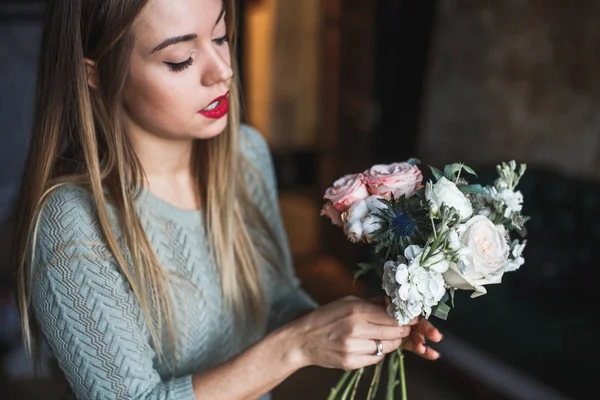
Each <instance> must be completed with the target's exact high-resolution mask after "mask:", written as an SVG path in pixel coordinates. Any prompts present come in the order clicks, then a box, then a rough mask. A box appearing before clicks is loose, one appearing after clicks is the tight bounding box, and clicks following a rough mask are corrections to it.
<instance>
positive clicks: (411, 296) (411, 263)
mask: <svg viewBox="0 0 600 400" xmlns="http://www.w3.org/2000/svg"><path fill="white" fill-rule="evenodd" d="M422 252H423V249H422V248H421V247H419V246H409V247H408V248H407V249H406V251H405V252H404V256H405V259H403V258H400V259H399V260H398V261H388V262H386V263H385V264H384V267H383V270H384V272H383V289H384V290H385V291H386V294H387V295H388V296H390V298H391V300H392V302H391V304H390V306H389V307H388V313H389V314H390V315H391V316H393V317H394V318H396V320H397V321H398V324H399V325H406V324H407V323H409V322H410V321H411V320H412V319H414V318H416V317H418V316H419V315H421V314H423V315H424V316H425V317H426V318H428V317H429V316H430V315H431V311H432V308H433V307H435V306H436V305H437V304H438V303H439V301H440V300H441V299H442V297H444V294H445V293H446V289H445V287H444V278H443V277H442V273H440V272H438V271H439V270H440V269H443V265H444V263H445V264H446V265H447V262H446V261H445V260H435V261H434V263H432V265H433V266H434V267H433V268H426V267H425V266H422V265H421V264H420V257H419V256H420V254H421V253H422ZM442 257H443V256H442ZM405 260H406V262H404V261H405ZM428 264H431V260H428ZM446 268H447V267H446Z"/></svg>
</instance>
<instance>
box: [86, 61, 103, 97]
mask: <svg viewBox="0 0 600 400" xmlns="http://www.w3.org/2000/svg"><path fill="white" fill-rule="evenodd" d="M84 62H85V71H86V74H87V84H88V86H89V87H90V89H92V90H94V91H95V90H98V89H100V77H99V76H98V69H97V68H96V62H94V61H92V60H90V59H89V58H84Z"/></svg>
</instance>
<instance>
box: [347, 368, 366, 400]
mask: <svg viewBox="0 0 600 400" xmlns="http://www.w3.org/2000/svg"><path fill="white" fill-rule="evenodd" d="M364 372H365V369H364V368H361V369H359V370H358V374H357V375H358V376H357V377H356V382H354V389H353V390H352V396H350V400H354V398H355V397H356V391H357V390H358V384H359V383H360V378H362V376H363V373H364Z"/></svg>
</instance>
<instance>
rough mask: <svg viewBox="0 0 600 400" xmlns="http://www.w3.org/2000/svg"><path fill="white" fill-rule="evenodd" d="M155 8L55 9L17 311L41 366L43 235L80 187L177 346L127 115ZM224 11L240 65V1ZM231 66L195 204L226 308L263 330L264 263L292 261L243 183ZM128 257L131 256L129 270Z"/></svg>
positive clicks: (18, 235) (50, 15) (202, 146)
mask: <svg viewBox="0 0 600 400" xmlns="http://www.w3.org/2000/svg"><path fill="white" fill-rule="evenodd" d="M147 1H148V0H128V1H122V0H55V1H51V2H49V5H48V9H47V16H46V18H47V19H46V25H45V29H44V33H43V39H42V46H41V54H40V59H39V66H38V79H37V92H36V103H35V117H34V118H35V119H34V124H33V132H32V138H31V145H30V150H29V155H28V158H27V162H26V167H25V172H24V176H23V181H22V187H21V196H20V202H19V210H18V214H17V224H16V232H15V240H16V243H15V250H16V256H15V262H16V264H17V268H18V272H17V283H18V306H19V311H20V314H21V320H22V332H23V338H24V342H25V345H26V348H27V349H28V350H29V352H30V354H33V355H34V356H36V355H37V349H36V346H35V344H36V338H37V337H38V333H39V332H37V328H36V325H35V323H34V321H35V319H34V317H33V314H32V310H31V307H30V302H31V301H30V299H31V288H32V284H31V279H32V276H31V267H32V262H33V257H34V255H33V250H34V249H35V239H36V238H35V231H36V228H37V224H38V222H39V215H40V213H41V210H42V209H43V207H44V204H45V201H46V200H47V198H48V196H49V194H50V193H51V192H52V191H53V190H54V189H56V188H57V187H58V186H61V185H65V184H73V185H79V186H82V187H84V188H86V189H87V190H89V192H90V193H91V194H92V196H93V199H94V202H95V205H96V207H97V216H98V220H99V224H100V227H101V230H102V234H103V238H104V241H105V244H106V246H107V247H108V248H109V250H110V251H111V253H112V255H113V256H114V259H115V261H116V263H117V264H118V266H119V268H120V271H121V272H122V273H123V275H124V276H125V277H126V279H127V281H128V283H129V285H130V287H131V290H132V292H133V294H134V295H135V297H136V299H137V301H138V302H139V305H140V308H141V310H142V313H143V315H144V317H145V320H146V323H147V325H148V327H149V331H150V336H151V340H152V342H153V344H154V347H155V349H156V350H157V353H158V354H160V355H163V349H162V345H161V342H162V340H161V338H162V337H163V334H164V333H165V332H164V330H165V329H166V331H167V333H168V336H169V338H170V340H171V343H172V344H173V345H175V344H176V343H175V342H176V340H175V338H176V334H175V331H176V327H175V322H174V320H173V314H172V309H171V303H172V302H171V299H170V295H169V286H170V285H169V283H170V278H169V277H168V276H167V275H165V273H164V270H163V269H162V268H161V266H160V264H159V262H158V259H157V257H156V255H155V253H154V251H153V249H152V247H151V245H150V242H149V240H148V238H147V237H146V235H145V233H144V230H143V228H142V225H141V223H140V220H139V218H138V215H137V213H136V211H135V207H134V202H135V199H136V197H137V196H138V195H139V193H140V188H141V187H142V186H143V182H144V172H143V169H142V166H141V164H140V162H139V160H138V158H137V157H136V155H135V152H134V151H133V149H132V147H131V145H130V143H129V141H128V139H127V135H126V134H125V132H124V128H123V124H122V121H121V119H120V117H119V116H120V115H121V112H122V108H123V105H122V98H123V88H124V86H125V84H126V82H127V79H128V71H129V58H130V53H131V49H132V44H133V40H134V37H133V34H132V25H133V23H134V21H135V19H136V18H137V16H138V15H139V14H140V12H141V10H142V9H143V8H144V6H145V5H146V3H147ZM225 6H226V11H227V13H226V18H227V21H226V22H227V27H228V36H229V41H230V43H231V54H232V57H231V59H232V60H235V54H236V53H235V40H236V34H235V24H236V16H235V4H234V1H233V0H227V1H225ZM84 58H89V59H91V60H94V62H95V65H96V68H97V70H98V74H99V83H100V88H99V91H98V93H97V94H96V93H91V92H90V90H89V88H88V79H87V73H86V68H85V63H84ZM233 64H234V65H233V70H234V82H233V83H232V86H231V88H230V100H231V107H230V111H229V115H228V117H227V118H228V124H227V128H226V129H225V131H224V132H223V133H222V134H220V135H218V136H217V137H215V138H212V139H208V140H199V141H196V142H195V148H194V151H193V157H194V159H193V164H192V165H194V166H195V170H194V174H195V177H197V178H198V180H197V181H198V182H202V183H203V185H198V188H197V190H198V196H199V198H200V199H201V201H202V212H203V215H204V217H205V218H204V221H205V223H206V228H207V229H206V231H207V234H208V237H209V242H210V244H211V246H210V247H211V251H212V255H213V258H214V260H215V262H216V263H217V265H218V267H219V269H220V271H221V284H222V288H223V295H224V306H225V307H226V308H227V309H228V310H230V311H232V312H234V313H235V315H236V320H237V321H239V320H241V319H242V318H243V317H242V316H244V315H252V316H254V317H255V321H257V323H260V324H264V322H265V313H264V310H265V297H264V295H263V293H264V291H263V290H262V287H261V273H260V269H259V265H261V264H262V263H263V262H266V263H267V264H268V265H271V266H272V267H274V268H276V266H277V265H281V263H282V262H283V251H282V247H281V243H279V242H278V241H277V240H276V237H275V235H274V233H273V230H272V229H271V228H270V227H269V224H268V223H267V221H266V220H265V218H264V217H263V216H262V214H261V213H260V212H259V210H258V207H257V206H256V205H254V203H253V202H252V199H250V195H249V190H248V188H247V187H246V183H245V182H246V180H245V179H244V176H243V171H247V170H249V169H248V166H249V162H248V161H247V160H246V159H245V158H244V157H242V156H241V155H240V153H239V150H238V140H239V139H238V134H239V129H240V122H239V100H238V95H239V94H238V85H237V82H236V78H235V77H236V76H237V66H236V65H235V64H236V63H235V62H233ZM250 171H252V169H250ZM254 172H256V171H255V170H254ZM263 183H264V182H263ZM264 187H265V185H264V184H263V189H264ZM108 204H111V205H113V206H114V208H115V210H116V211H117V212H118V214H119V221H120V224H121V226H120V227H119V228H120V230H121V231H122V233H123V239H124V240H125V245H126V249H124V248H123V247H122V246H121V245H120V244H119V241H118V239H117V237H116V235H115V232H114V231H113V228H112V227H111V224H110V220H109V214H108V210H107V208H108V207H107V206H108ZM253 228H256V229H257V230H258V232H261V233H262V234H263V235H264V236H266V237H268V239H269V241H270V242H271V243H274V244H275V246H274V247H273V246H269V247H266V246H263V245H261V244H260V243H261V241H260V240H254V239H253V236H251V235H250V234H249V231H250V230H253ZM125 251H128V252H129V254H130V257H131V261H130V263H129V264H128V262H127V261H126V257H125ZM173 348H174V347H173Z"/></svg>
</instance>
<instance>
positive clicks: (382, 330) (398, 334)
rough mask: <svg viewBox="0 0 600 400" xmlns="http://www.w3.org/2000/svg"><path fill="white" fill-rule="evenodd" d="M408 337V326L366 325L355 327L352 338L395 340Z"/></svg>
mask: <svg viewBox="0 0 600 400" xmlns="http://www.w3.org/2000/svg"><path fill="white" fill-rule="evenodd" d="M408 335H410V328H409V327H408V326H398V325H396V326H387V325H375V324H367V325H363V326H361V327H357V328H356V331H355V334H354V336H355V337H357V338H363V339H379V340H395V339H402V338H405V337H407V336H408Z"/></svg>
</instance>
